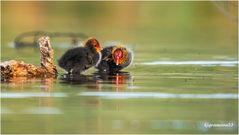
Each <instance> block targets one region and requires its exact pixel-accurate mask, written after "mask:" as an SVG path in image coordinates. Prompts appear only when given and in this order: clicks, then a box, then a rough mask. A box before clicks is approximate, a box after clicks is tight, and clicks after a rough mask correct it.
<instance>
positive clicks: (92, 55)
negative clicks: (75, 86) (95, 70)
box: [58, 38, 102, 74]
mask: <svg viewBox="0 0 239 135" xmlns="http://www.w3.org/2000/svg"><path fill="white" fill-rule="evenodd" d="M101 50H102V49H101V45H100V43H99V42H98V41H97V40H96V39H95V38H89V39H88V40H86V42H85V44H84V47H77V48H72V49H69V50H67V51H66V52H65V54H63V56H62V57H61V58H60V59H59V60H58V64H59V66H60V67H61V68H63V69H65V70H66V71H67V72H68V73H72V74H80V73H81V72H82V71H85V70H87V69H88V68H90V67H92V66H97V65H98V64H99V63H100V61H101V56H102V55H101Z"/></svg>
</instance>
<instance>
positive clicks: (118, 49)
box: [96, 46, 133, 73]
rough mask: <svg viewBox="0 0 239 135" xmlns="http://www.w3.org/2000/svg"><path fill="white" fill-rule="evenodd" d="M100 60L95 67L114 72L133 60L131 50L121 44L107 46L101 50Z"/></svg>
mask: <svg viewBox="0 0 239 135" xmlns="http://www.w3.org/2000/svg"><path fill="white" fill-rule="evenodd" d="M101 53H102V60H101V62H100V64H99V65H98V66H96V68H97V69H98V70H99V72H104V73H114V72H118V71H120V70H122V69H123V68H125V67H127V66H129V65H130V64H131V63H132V60H133V52H132V51H130V50H129V49H127V48H126V47H123V46H109V47H106V48H104V49H103V50H102V51H101Z"/></svg>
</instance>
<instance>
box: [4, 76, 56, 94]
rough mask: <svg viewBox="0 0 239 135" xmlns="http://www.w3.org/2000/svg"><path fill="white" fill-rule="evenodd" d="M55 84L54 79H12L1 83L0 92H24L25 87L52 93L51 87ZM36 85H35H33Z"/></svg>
mask: <svg viewBox="0 0 239 135" xmlns="http://www.w3.org/2000/svg"><path fill="white" fill-rule="evenodd" d="M55 82H56V78H53V77H49V78H45V77H43V78H34V77H13V78H10V79H7V80H4V81H1V84H2V86H1V88H2V91H4V90H9V89H12V90H17V91H25V90H26V87H28V85H27V84H29V86H32V87H39V88H40V89H41V90H42V91H52V88H53V85H54V84H55ZM34 84H36V85H34Z"/></svg>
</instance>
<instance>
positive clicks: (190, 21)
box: [1, 2, 238, 134]
mask: <svg viewBox="0 0 239 135" xmlns="http://www.w3.org/2000/svg"><path fill="white" fill-rule="evenodd" d="M1 4H2V7H1V8H2V12H1V15H2V26H1V27H2V34H1V39H2V42H1V61H6V60H10V59H16V60H23V61H25V62H28V63H33V64H36V65H38V64H39V52H38V51H37V50H34V49H33V48H21V49H16V48H13V47H12V42H13V40H14V38H15V37H16V36H18V35H19V34H21V33H22V32H27V31H34V30H45V31H49V32H83V33H86V34H88V35H90V36H93V37H96V38H97V39H98V40H99V41H100V42H101V43H102V44H103V46H105V45H106V44H107V42H110V41H120V42H123V43H125V44H126V45H127V46H129V47H130V48H131V49H132V50H133V51H134V63H133V64H132V65H131V66H130V67H129V68H127V69H125V70H124V71H125V73H119V74H116V75H111V76H109V75H101V74H93V73H94V72H95V71H96V70H95V69H93V68H92V69H90V70H89V71H87V72H86V73H84V74H85V76H79V77H78V78H77V79H75V80H73V81H72V80H71V81H69V80H61V79H60V75H62V74H63V73H64V71H63V70H62V69H60V68H59V67H57V68H58V70H59V73H60V74H59V76H58V78H57V79H53V78H45V79H39V78H38V79H36V78H31V79H29V78H15V79H12V80H10V81H9V82H2V83H1V129H2V133H22V134H25V133H39V134H44V133H49V134H51V133H58V134H59V133H65V134H67V133H135V134H138V133H145V134H146V133H156V134H158V133H171V134H172V133H207V134H209V133H234V134H236V133H238V102H237V100H238V91H237V89H238V84H237V82H238V62H237V53H238V52H237V43H238V39H237V36H238V35H237V22H236V21H235V19H236V17H237V2H235V3H229V6H228V8H226V10H223V11H222V10H220V8H218V7H217V6H216V5H215V3H213V2H1ZM216 4H217V3H216ZM219 5H220V6H221V7H222V8H223V9H225V4H223V3H222V4H221V3H219ZM30 40H31V39H30ZM51 43H52V46H53V48H54V51H55V61H56V60H57V59H58V58H59V57H60V56H61V55H62V54H63V53H64V51H65V50H66V49H67V48H70V47H71V44H70V43H71V41H70V40H69V38H67V39H65V38H53V39H51ZM210 124H211V125H212V124H221V125H223V124H224V126H221V127H216V126H211V127H210Z"/></svg>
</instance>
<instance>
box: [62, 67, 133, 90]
mask: <svg viewBox="0 0 239 135" xmlns="http://www.w3.org/2000/svg"><path fill="white" fill-rule="evenodd" d="M60 80H61V83H66V84H77V85H81V84H84V85H86V87H87V88H88V89H94V90H98V91H101V89H102V87H103V86H104V85H107V84H113V85H109V86H110V87H112V89H114V90H115V91H124V90H125V89H127V85H125V84H130V85H132V84H133V77H132V76H131V75H130V73H129V72H117V73H111V74H105V73H100V72H95V73H93V74H92V75H82V74H81V75H72V74H64V75H62V76H61V77H60Z"/></svg>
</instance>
